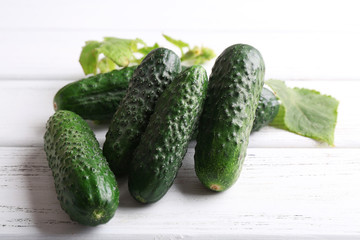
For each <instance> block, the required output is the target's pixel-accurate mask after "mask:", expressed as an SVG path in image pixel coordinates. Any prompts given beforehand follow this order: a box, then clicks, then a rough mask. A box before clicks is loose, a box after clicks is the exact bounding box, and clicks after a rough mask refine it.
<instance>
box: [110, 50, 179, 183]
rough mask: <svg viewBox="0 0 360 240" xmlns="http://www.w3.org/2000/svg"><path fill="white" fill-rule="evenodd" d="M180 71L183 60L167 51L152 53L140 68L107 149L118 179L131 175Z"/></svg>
mask: <svg viewBox="0 0 360 240" xmlns="http://www.w3.org/2000/svg"><path fill="white" fill-rule="evenodd" d="M180 70H181V68H180V59H179V57H178V56H177V55H176V54H175V53H174V52H173V51H171V50H169V49H166V48H157V49H154V50H152V51H151V52H150V53H149V54H148V55H147V56H146V57H145V58H144V60H143V61H142V62H141V64H140V65H139V66H138V67H137V68H136V70H135V72H134V75H133V77H132V78H131V80H130V85H129V88H128V89H127V92H126V95H125V97H124V98H123V100H122V102H121V104H120V105H119V108H118V110H117V111H116V113H115V114H114V116H113V119H112V121H111V124H110V127H109V130H108V132H107V134H106V140H105V143H104V147H103V153H104V156H105V157H106V159H107V161H108V162H109V164H110V168H111V170H112V171H113V172H114V173H115V175H116V176H121V175H124V174H127V172H128V166H129V162H130V160H131V159H132V155H133V152H134V150H135V148H136V147H137V145H138V144H139V142H140V137H141V135H142V133H143V132H144V131H145V128H146V126H147V124H148V122H149V119H150V116H151V114H152V113H153V111H154V107H155V103H156V101H157V99H158V98H159V96H160V95H161V94H162V92H163V91H164V89H165V88H166V87H167V85H168V84H170V83H171V82H172V81H173V79H174V78H175V76H176V75H178V73H179V72H180Z"/></svg>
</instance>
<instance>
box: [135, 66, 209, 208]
mask: <svg viewBox="0 0 360 240" xmlns="http://www.w3.org/2000/svg"><path fill="white" fill-rule="evenodd" d="M207 85H208V78H207V74H206V71H205V69H204V68H203V67H201V66H193V67H191V68H189V69H187V70H185V71H184V72H182V73H181V74H180V75H178V76H177V77H176V78H175V80H174V81H173V82H172V83H171V84H170V85H169V86H168V88H167V89H166V90H165V91H164V93H163V94H162V95H161V96H160V98H159V100H158V102H157V103H156V107H155V111H154V114H153V115H152V116H151V118H150V122H149V124H148V126H147V128H146V131H145V133H144V134H143V136H142V137H141V141H140V144H139V146H138V147H137V148H136V150H135V153H134V158H133V161H131V165H130V174H129V191H130V193H131V195H132V196H133V197H134V198H135V199H136V200H138V201H139V202H142V203H152V202H156V201H158V200H159V199H160V198H162V197H163V196H164V195H165V193H166V192H167V191H168V189H169V188H170V187H171V185H172V183H173V181H174V179H175V177H176V174H177V172H178V170H179V168H180V166H181V162H182V159H183V158H184V156H185V154H186V151H187V146H188V143H189V141H190V138H191V135H192V132H193V130H194V127H195V123H196V122H197V120H198V118H199V117H200V114H201V112H202V108H203V103H204V101H205V97H206V90H207Z"/></svg>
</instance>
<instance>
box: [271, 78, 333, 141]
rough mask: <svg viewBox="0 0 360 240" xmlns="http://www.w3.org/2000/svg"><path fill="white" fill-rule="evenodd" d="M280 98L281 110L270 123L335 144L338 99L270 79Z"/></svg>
mask: <svg viewBox="0 0 360 240" xmlns="http://www.w3.org/2000/svg"><path fill="white" fill-rule="evenodd" d="M266 84H267V85H268V86H269V87H271V89H272V90H273V91H274V92H275V94H276V96H277V97H278V98H279V99H280V101H281V104H282V110H281V109H280V110H279V114H278V116H277V117H276V118H275V120H274V122H273V123H272V124H271V125H273V126H276V127H279V128H283V129H287V130H289V131H291V132H294V133H297V134H300V135H302V136H305V137H310V138H313V139H315V140H318V141H322V142H326V143H328V144H329V145H331V146H332V145H333V144H334V132H335V126H336V121H337V108H338V105H339V102H338V101H337V100H336V99H335V98H333V97H331V96H327V95H321V94H320V93H319V92H318V91H315V90H310V89H305V88H289V87H287V86H286V85H285V83H284V82H283V81H279V80H273V79H272V80H268V81H267V82H266Z"/></svg>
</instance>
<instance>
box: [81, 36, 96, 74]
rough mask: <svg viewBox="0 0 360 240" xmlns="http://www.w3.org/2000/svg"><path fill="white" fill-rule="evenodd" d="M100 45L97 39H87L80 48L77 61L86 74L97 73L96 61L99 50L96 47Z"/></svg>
mask: <svg viewBox="0 0 360 240" xmlns="http://www.w3.org/2000/svg"><path fill="white" fill-rule="evenodd" d="M100 45H101V43H100V42H97V41H87V42H85V46H84V47H83V48H82V51H81V54H80V58H79V62H80V64H81V67H82V69H83V71H84V73H85V75H87V74H91V73H93V74H96V73H97V70H96V69H97V62H98V57H99V52H98V51H97V48H98V47H99V46H100Z"/></svg>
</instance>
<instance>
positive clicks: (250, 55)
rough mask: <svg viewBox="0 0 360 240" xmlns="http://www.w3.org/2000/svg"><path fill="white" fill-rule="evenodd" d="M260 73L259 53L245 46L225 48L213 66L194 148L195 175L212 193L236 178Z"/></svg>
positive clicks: (259, 88)
mask: <svg viewBox="0 0 360 240" xmlns="http://www.w3.org/2000/svg"><path fill="white" fill-rule="evenodd" d="M264 72H265V65H264V61H263V59H262V56H261V54H260V52H259V51H258V50H256V49H255V48H253V47H251V46H249V45H245V44H236V45H233V46H230V47H228V48H227V49H225V50H224V52H223V53H222V54H221V55H220V56H219V57H218V58H217V60H216V62H215V65H214V67H213V69H212V73H211V76H210V80H209V90H208V95H207V98H206V101H205V105H204V111H203V114H202V116H201V118H200V126H199V134H198V136H197V145H196V148H195V171H196V174H197V176H198V178H199V180H200V181H201V182H202V183H203V184H204V185H205V186H206V187H207V188H209V189H211V190H213V191H224V190H226V189H228V188H229V187H230V186H232V185H233V184H234V183H235V182H236V180H237V179H238V177H239V175H240V171H241V167H242V164H243V161H244V158H245V156H246V149H247V145H248V141H249V135H250V132H251V129H252V125H253V121H254V117H255V111H256V107H257V105H258V102H259V97H260V93H261V90H262V87H263V84H264Z"/></svg>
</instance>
